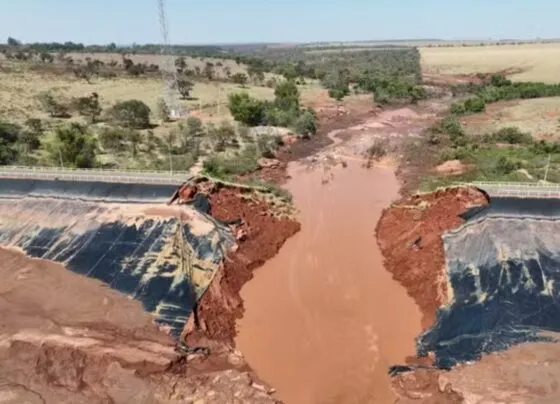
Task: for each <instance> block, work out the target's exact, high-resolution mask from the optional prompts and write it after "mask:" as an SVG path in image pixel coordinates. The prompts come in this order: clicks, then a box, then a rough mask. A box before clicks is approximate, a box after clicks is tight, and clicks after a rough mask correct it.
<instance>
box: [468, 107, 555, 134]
mask: <svg viewBox="0 0 560 404" xmlns="http://www.w3.org/2000/svg"><path fill="white" fill-rule="evenodd" d="M463 121H464V123H465V125H464V126H465V129H466V130H467V132H468V133H470V134H475V135H478V134H485V133H491V132H495V131H497V130H498V129H501V128H504V127H508V126H516V127H518V128H519V129H521V130H522V131H524V132H530V133H531V134H532V135H533V137H535V138H539V139H541V138H547V139H551V138H555V139H556V140H558V139H560V97H551V98H538V99H532V100H522V101H510V102H506V103H496V104H493V105H490V106H489V107H487V111H486V112H484V113H481V114H475V115H471V116H468V117H466V118H464V120H463Z"/></svg>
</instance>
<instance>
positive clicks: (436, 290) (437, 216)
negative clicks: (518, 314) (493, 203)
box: [376, 188, 486, 329]
mask: <svg viewBox="0 0 560 404" xmlns="http://www.w3.org/2000/svg"><path fill="white" fill-rule="evenodd" d="M480 204H486V198H485V196H484V195H483V194H482V193H480V192H478V191H476V190H474V189H470V188H453V189H449V190H442V191H437V192H435V193H430V194H424V195H415V196H412V197H409V198H405V199H402V200H399V201H397V202H395V203H393V205H392V206H391V207H390V208H388V209H386V210H385V211H384V212H383V215H382V216H381V219H380V220H379V222H378V224H377V231H376V233H377V241H378V244H379V247H380V249H381V252H382V254H383V257H384V260H385V261H384V262H385V268H386V269H387V271H389V272H390V273H391V274H392V275H393V278H394V279H395V280H397V281H398V282H399V283H400V284H402V285H403V286H404V287H405V288H406V290H407V292H408V294H409V295H410V296H412V297H413V298H414V300H415V301H416V303H417V304H418V306H419V307H420V309H421V311H422V315H423V318H422V326H423V328H424V329H426V328H428V327H430V326H431V325H432V324H433V322H434V320H435V315H436V310H437V309H438V308H439V307H440V306H442V305H443V304H446V303H447V301H448V285H447V273H446V264H445V255H444V249H443V241H442V239H441V236H442V234H443V233H444V232H445V231H447V230H450V229H453V228H456V227H458V226H459V225H460V224H461V223H463V220H462V219H461V217H460V216H459V215H460V214H462V213H464V212H465V211H466V210H467V209H468V208H470V207H472V206H478V205H480Z"/></svg>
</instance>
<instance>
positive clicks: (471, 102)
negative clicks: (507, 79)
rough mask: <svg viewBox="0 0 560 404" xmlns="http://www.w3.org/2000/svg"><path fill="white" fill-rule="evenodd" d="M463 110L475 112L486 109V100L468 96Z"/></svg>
mask: <svg viewBox="0 0 560 404" xmlns="http://www.w3.org/2000/svg"><path fill="white" fill-rule="evenodd" d="M464 105H465V112H469V113H477V112H483V111H484V110H485V109H486V101H484V100H483V99H482V98H480V97H474V98H469V99H467V100H466V101H465V104H464Z"/></svg>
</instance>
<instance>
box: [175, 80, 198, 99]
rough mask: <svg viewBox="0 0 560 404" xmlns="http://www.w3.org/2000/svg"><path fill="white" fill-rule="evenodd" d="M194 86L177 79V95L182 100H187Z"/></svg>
mask: <svg viewBox="0 0 560 404" xmlns="http://www.w3.org/2000/svg"><path fill="white" fill-rule="evenodd" d="M193 87H194V84H193V83H192V82H190V81H189V80H187V79H179V80H177V89H178V90H179V94H181V97H182V98H183V99H187V98H188V97H190V94H191V91H192V88H193Z"/></svg>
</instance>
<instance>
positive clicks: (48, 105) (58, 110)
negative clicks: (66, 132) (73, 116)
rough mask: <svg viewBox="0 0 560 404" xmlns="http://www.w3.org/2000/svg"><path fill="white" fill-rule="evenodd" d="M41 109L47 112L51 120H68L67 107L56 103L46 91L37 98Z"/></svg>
mask: <svg viewBox="0 0 560 404" xmlns="http://www.w3.org/2000/svg"><path fill="white" fill-rule="evenodd" d="M37 99H38V100H39V103H40V104H41V108H42V109H43V110H44V111H45V112H47V113H48V114H49V115H50V116H51V118H68V117H69V116H70V115H69V114H68V107H67V106H66V105H64V104H62V103H61V102H59V101H57V100H56V99H55V98H54V96H53V95H52V94H51V93H50V92H48V91H46V92H42V93H40V94H39V95H38V96H37Z"/></svg>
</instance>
